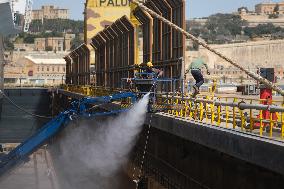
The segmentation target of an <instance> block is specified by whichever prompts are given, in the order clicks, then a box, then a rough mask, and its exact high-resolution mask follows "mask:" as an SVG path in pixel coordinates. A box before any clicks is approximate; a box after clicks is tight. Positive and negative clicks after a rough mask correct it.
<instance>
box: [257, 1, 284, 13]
mask: <svg viewBox="0 0 284 189" xmlns="http://www.w3.org/2000/svg"><path fill="white" fill-rule="evenodd" d="M276 6H279V10H278V13H279V14H284V2H279V3H274V2H267V3H260V4H257V5H255V12H256V13H257V14H273V13H274V10H275V7H276Z"/></svg>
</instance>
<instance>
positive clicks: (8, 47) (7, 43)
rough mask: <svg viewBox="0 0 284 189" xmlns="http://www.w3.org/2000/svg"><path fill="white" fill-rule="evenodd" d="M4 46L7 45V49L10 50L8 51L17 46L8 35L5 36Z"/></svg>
mask: <svg viewBox="0 0 284 189" xmlns="http://www.w3.org/2000/svg"><path fill="white" fill-rule="evenodd" d="M4 47H5V50H8V51H12V50H14V48H15V47H14V44H13V43H12V42H11V40H10V39H9V38H8V37H5V38H4Z"/></svg>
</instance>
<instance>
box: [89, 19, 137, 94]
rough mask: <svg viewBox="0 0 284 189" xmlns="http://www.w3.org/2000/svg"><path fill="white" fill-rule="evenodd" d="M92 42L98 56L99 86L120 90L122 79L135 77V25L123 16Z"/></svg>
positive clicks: (97, 75) (97, 72) (97, 76)
mask: <svg viewBox="0 0 284 189" xmlns="http://www.w3.org/2000/svg"><path fill="white" fill-rule="evenodd" d="M92 41H93V42H92V46H93V47H94V49H95V54H96V69H95V70H96V80H97V85H98V86H103V87H105V88H111V89H116V88H120V86H121V79H122V78H125V77H133V75H134V70H133V65H134V61H135V48H134V47H135V44H136V40H135V28H134V26H133V24H132V23H131V22H130V20H129V19H128V18H127V17H126V16H123V17H122V18H120V19H118V20H116V21H115V22H114V23H113V24H112V25H110V26H109V27H107V28H106V29H104V30H103V31H101V32H100V33H98V34H97V35H95V36H94V37H93V39H92Z"/></svg>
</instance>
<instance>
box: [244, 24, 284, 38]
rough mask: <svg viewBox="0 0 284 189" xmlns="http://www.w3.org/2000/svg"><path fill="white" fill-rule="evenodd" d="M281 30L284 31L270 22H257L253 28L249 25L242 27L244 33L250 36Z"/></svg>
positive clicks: (270, 33)
mask: <svg viewBox="0 0 284 189" xmlns="http://www.w3.org/2000/svg"><path fill="white" fill-rule="evenodd" d="M281 32H284V28H281V27H276V26H274V25H273V24H271V23H268V24H259V25H257V26H256V27H254V28H251V27H246V28H244V33H245V35H247V36H249V37H251V38H253V37H255V36H262V35H273V34H275V33H281Z"/></svg>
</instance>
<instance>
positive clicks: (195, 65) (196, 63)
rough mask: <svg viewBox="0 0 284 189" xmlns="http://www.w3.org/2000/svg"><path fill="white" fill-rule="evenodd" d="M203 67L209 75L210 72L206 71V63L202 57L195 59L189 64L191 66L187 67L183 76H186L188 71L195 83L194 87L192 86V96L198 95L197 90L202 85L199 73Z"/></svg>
mask: <svg viewBox="0 0 284 189" xmlns="http://www.w3.org/2000/svg"><path fill="white" fill-rule="evenodd" d="M203 67H205V68H206V71H207V74H208V75H210V72H209V70H208V65H207V64H206V62H205V61H204V60H203V58H202V57H197V58H195V59H193V61H192V62H191V64H190V65H189V67H188V69H187V70H186V72H185V74H187V73H188V72H189V71H190V72H191V75H192V76H193V78H194V79H195V81H196V83H195V85H194V86H193V89H194V93H193V94H194V95H196V94H199V88H200V87H201V85H203V83H204V77H203V74H202V72H201V69H202V68H203Z"/></svg>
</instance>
